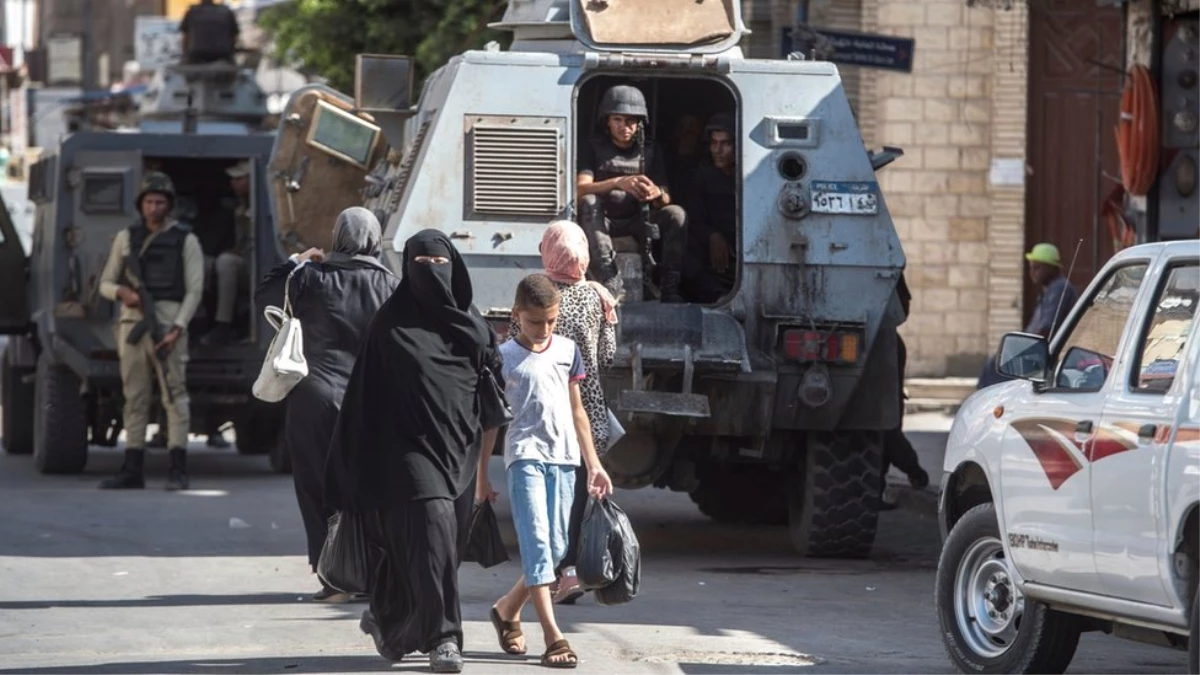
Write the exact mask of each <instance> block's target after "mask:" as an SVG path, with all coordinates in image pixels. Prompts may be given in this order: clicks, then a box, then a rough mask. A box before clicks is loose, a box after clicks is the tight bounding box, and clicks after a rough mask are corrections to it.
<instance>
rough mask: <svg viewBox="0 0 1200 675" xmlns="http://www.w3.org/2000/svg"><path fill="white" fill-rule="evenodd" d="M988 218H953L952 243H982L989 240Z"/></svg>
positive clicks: (951, 228)
mask: <svg viewBox="0 0 1200 675" xmlns="http://www.w3.org/2000/svg"><path fill="white" fill-rule="evenodd" d="M987 229H988V221H987V219H986V218H951V219H950V241H954V242H964V241H970V242H982V241H986V240H987Z"/></svg>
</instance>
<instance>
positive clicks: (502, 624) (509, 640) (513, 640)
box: [492, 606, 527, 656]
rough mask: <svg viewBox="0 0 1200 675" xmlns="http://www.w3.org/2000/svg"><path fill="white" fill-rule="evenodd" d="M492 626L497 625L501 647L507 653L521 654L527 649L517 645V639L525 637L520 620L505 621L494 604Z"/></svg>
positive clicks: (497, 635)
mask: <svg viewBox="0 0 1200 675" xmlns="http://www.w3.org/2000/svg"><path fill="white" fill-rule="evenodd" d="M492 626H493V627H495V629H496V637H497V638H499V640H500V649H503V650H504V653H505V654H512V655H514V656H520V655H522V654H524V653H525V652H526V651H527V649H526V648H525V647H518V646H517V640H518V639H519V638H523V637H525V634H524V633H522V632H521V622H520V621H505V620H504V619H501V618H500V612H497V611H496V608H495V607H494V606H493V607H492Z"/></svg>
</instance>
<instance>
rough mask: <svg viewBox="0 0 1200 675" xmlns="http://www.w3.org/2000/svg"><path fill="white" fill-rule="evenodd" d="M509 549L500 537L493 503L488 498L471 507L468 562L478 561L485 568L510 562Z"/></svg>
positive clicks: (466, 557) (468, 529)
mask: <svg viewBox="0 0 1200 675" xmlns="http://www.w3.org/2000/svg"><path fill="white" fill-rule="evenodd" d="M508 559H509V558H508V549H506V548H504V540H503V539H501V538H500V523H499V522H497V521H496V512H495V511H493V510H492V503H491V502H490V501H487V500H486V499H485V500H484V501H483V503H482V504H476V505H475V508H473V509H471V524H470V525H469V526H468V527H467V551H466V554H465V555H463V560H464V561H466V562H477V563H479V566H480V567H482V568H483V569H487V568H489V567H495V566H496V565H499V564H500V563H503V562H508Z"/></svg>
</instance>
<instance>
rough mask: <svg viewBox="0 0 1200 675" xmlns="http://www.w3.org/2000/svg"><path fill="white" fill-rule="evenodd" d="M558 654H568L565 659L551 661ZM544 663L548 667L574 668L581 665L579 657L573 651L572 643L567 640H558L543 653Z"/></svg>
mask: <svg viewBox="0 0 1200 675" xmlns="http://www.w3.org/2000/svg"><path fill="white" fill-rule="evenodd" d="M556 656H566V657H567V659H566V660H564V661H551V660H550V659H552V658H554V657H556ZM542 665H543V666H545V667H547V668H574V667H575V666H578V665H579V657H578V656H576V655H575V652H573V651H571V645H570V644H569V643H568V642H567V641H566V640H557V641H555V642H554V643H553V644H551V645H550V646H549V647H546V653H545V654H542Z"/></svg>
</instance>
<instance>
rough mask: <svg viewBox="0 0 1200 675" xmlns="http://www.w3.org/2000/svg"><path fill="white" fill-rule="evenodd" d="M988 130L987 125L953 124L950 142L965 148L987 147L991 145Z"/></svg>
mask: <svg viewBox="0 0 1200 675" xmlns="http://www.w3.org/2000/svg"><path fill="white" fill-rule="evenodd" d="M988 130H989V129H988V126H987V125H986V124H966V123H955V124H951V125H950V142H951V143H953V144H954V145H960V146H964V147H983V146H987V145H989V138H988Z"/></svg>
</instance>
